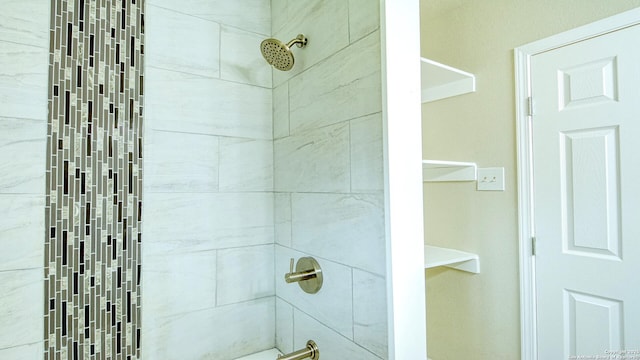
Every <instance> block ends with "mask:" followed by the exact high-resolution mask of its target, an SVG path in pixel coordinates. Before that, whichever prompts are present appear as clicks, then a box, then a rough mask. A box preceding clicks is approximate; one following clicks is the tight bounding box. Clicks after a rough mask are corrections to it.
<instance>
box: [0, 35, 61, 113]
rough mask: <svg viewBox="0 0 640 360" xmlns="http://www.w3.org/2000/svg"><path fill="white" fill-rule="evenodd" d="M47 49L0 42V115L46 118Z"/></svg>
mask: <svg viewBox="0 0 640 360" xmlns="http://www.w3.org/2000/svg"><path fill="white" fill-rule="evenodd" d="M48 55H49V51H48V49H47V48H42V47H35V46H28V45H21V44H15V43H11V42H6V41H0V78H1V79H2V82H0V102H1V103H2V107H1V108H0V116H2V117H9V118H23V119H35V120H43V121H44V120H46V118H47V83H48V81H47V79H48V67H47V64H48Z"/></svg>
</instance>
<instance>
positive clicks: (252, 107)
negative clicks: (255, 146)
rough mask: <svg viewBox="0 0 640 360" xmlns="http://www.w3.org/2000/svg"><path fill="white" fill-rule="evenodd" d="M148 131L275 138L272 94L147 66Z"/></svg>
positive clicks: (258, 89)
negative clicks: (272, 117)
mask: <svg viewBox="0 0 640 360" xmlns="http://www.w3.org/2000/svg"><path fill="white" fill-rule="evenodd" d="M145 71H146V73H145V78H146V80H145V82H146V87H145V89H146V94H145V105H146V107H145V109H146V114H145V121H147V125H146V126H147V129H149V128H151V129H155V130H167V131H180V132H190V133H197V134H209V135H221V136H236V137H246V138H254V139H271V137H272V124H271V89H265V88H261V87H257V86H250V85H244V84H238V83H233V82H228V81H222V80H216V79H210V78H204V77H202V76H197V75H191V74H185V73H178V72H173V71H167V70H163V69H158V68H153V67H150V66H148V67H147V68H146V69H145Z"/></svg>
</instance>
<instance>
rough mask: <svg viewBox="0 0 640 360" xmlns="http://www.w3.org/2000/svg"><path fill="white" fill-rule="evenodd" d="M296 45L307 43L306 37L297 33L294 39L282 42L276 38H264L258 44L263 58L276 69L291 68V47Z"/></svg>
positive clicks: (292, 59)
mask: <svg viewBox="0 0 640 360" xmlns="http://www.w3.org/2000/svg"><path fill="white" fill-rule="evenodd" d="M293 45H298V47H299V48H301V47H304V46H305V45H307V38H306V37H305V36H304V35H302V34H299V35H298V36H297V37H296V38H295V39H293V40H291V41H289V42H288V43H286V44H283V43H282V42H281V41H280V40H278V39H273V38H270V39H266V40H264V41H262V43H261V44H260V51H261V52H262V56H263V57H264V59H265V60H267V62H268V63H269V64H271V65H273V67H275V68H276V69H278V70H282V71H288V70H291V68H292V67H293V63H294V58H293V52H292V51H291V47H292V46H293Z"/></svg>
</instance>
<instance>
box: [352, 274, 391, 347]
mask: <svg viewBox="0 0 640 360" xmlns="http://www.w3.org/2000/svg"><path fill="white" fill-rule="evenodd" d="M386 300H387V283H386V281H385V279H384V277H382V276H378V275H374V274H371V273H368V272H365V271H361V270H358V269H354V270H353V337H354V340H355V342H356V343H358V344H360V345H361V346H363V347H365V348H367V349H369V351H371V352H373V353H374V354H376V355H378V356H380V357H382V358H386V357H387V354H388V350H387V301H386Z"/></svg>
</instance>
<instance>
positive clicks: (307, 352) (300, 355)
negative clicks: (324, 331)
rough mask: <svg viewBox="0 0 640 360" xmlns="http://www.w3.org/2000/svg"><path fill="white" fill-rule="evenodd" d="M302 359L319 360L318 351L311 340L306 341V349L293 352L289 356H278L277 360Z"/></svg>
mask: <svg viewBox="0 0 640 360" xmlns="http://www.w3.org/2000/svg"><path fill="white" fill-rule="evenodd" d="M303 359H311V360H319V359H320V350H318V346H317V345H316V343H315V342H314V341H313V340H309V341H307V347H306V348H304V349H302V350H298V351H294V352H292V353H290V354H286V355H284V354H283V355H280V356H278V359H277V360H303Z"/></svg>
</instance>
